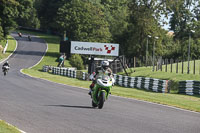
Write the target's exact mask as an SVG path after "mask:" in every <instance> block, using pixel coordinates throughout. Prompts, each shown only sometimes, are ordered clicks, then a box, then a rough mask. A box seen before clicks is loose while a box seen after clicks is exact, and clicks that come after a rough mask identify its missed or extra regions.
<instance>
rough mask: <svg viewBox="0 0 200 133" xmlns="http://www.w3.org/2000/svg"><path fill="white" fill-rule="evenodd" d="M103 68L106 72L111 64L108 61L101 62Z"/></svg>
mask: <svg viewBox="0 0 200 133" xmlns="http://www.w3.org/2000/svg"><path fill="white" fill-rule="evenodd" d="M101 67H102V69H103V70H104V71H106V70H107V69H108V67H109V62H108V61H102V62H101Z"/></svg>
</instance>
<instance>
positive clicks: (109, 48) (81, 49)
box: [71, 41, 119, 56]
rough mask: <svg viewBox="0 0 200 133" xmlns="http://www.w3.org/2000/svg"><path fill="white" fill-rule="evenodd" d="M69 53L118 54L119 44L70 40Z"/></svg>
mask: <svg viewBox="0 0 200 133" xmlns="http://www.w3.org/2000/svg"><path fill="white" fill-rule="evenodd" d="M71 54H88V55H107V56H118V55H119V44H113V43H94V42H78V41H71Z"/></svg>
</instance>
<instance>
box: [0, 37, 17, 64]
mask: <svg viewBox="0 0 200 133" xmlns="http://www.w3.org/2000/svg"><path fill="white" fill-rule="evenodd" d="M8 44H9V45H8V48H7V51H6V53H5V54H3V53H1V52H0V61H1V60H3V59H5V58H6V57H8V56H9V55H10V54H11V53H12V52H13V51H14V49H15V48H16V42H15V40H14V39H13V37H11V36H8Z"/></svg>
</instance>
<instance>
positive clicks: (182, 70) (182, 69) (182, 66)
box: [182, 59, 184, 74]
mask: <svg viewBox="0 0 200 133" xmlns="http://www.w3.org/2000/svg"><path fill="white" fill-rule="evenodd" d="M183 66H184V65H183V59H182V74H183Z"/></svg>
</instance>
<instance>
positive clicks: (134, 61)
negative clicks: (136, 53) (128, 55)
mask: <svg viewBox="0 0 200 133" xmlns="http://www.w3.org/2000/svg"><path fill="white" fill-rule="evenodd" d="M135 67H136V57H134V68H135Z"/></svg>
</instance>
